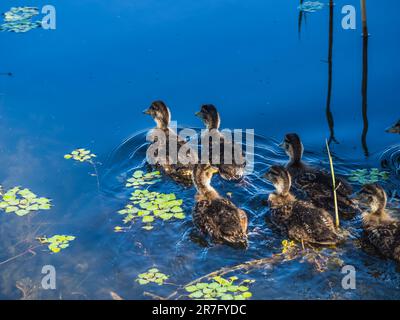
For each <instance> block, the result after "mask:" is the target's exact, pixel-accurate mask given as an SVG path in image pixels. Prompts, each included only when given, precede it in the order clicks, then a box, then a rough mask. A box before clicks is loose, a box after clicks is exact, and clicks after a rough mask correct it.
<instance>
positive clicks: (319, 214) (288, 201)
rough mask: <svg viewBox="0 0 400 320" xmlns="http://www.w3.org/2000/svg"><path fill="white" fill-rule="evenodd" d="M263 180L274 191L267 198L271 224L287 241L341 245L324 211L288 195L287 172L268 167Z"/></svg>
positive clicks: (331, 220) (278, 167)
mask: <svg viewBox="0 0 400 320" xmlns="http://www.w3.org/2000/svg"><path fill="white" fill-rule="evenodd" d="M265 177H266V178H267V179H268V180H269V181H270V182H272V184H273V185H274V187H275V191H274V192H273V193H271V194H270V195H269V197H268V204H269V207H270V211H271V221H272V223H273V224H274V225H276V226H277V227H278V228H279V229H280V230H281V231H282V232H283V233H285V234H287V235H288V236H289V238H291V239H294V240H296V241H300V242H305V243H309V244H317V245H336V244H338V243H339V242H341V241H343V237H342V236H341V235H340V234H339V233H338V232H337V230H336V228H335V224H334V221H333V218H332V216H331V215H330V214H329V213H328V212H327V211H325V210H324V209H320V208H317V207H316V206H314V205H313V204H312V203H311V202H307V201H303V200H298V199H296V197H295V196H294V195H293V194H291V193H290V187H291V176H290V173H289V171H288V170H287V169H285V168H284V167H283V166H272V167H271V168H270V169H269V170H268V172H267V173H266V174H265Z"/></svg>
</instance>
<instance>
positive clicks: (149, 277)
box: [136, 268, 169, 286]
mask: <svg viewBox="0 0 400 320" xmlns="http://www.w3.org/2000/svg"><path fill="white" fill-rule="evenodd" d="M168 278H169V276H167V275H166V274H164V273H162V272H159V270H158V269H157V268H151V269H149V270H148V271H147V272H145V273H141V274H139V275H138V277H137V279H136V281H137V282H138V283H139V284H140V285H144V284H148V283H151V282H152V283H156V284H158V285H160V286H161V285H163V284H164V282H165V280H167V279H168Z"/></svg>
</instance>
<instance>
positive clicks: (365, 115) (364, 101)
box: [361, 0, 369, 157]
mask: <svg viewBox="0 0 400 320" xmlns="http://www.w3.org/2000/svg"><path fill="white" fill-rule="evenodd" d="M361 10H362V24H363V58H362V61H363V67H362V83H361V95H362V117H363V131H362V135H361V144H362V147H363V150H364V154H365V156H366V157H368V156H369V150H368V145H367V133H368V27H367V13H366V6H365V0H362V1H361Z"/></svg>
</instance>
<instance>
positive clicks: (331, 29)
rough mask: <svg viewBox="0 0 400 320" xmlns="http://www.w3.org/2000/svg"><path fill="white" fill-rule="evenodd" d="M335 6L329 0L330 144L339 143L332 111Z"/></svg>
mask: <svg viewBox="0 0 400 320" xmlns="http://www.w3.org/2000/svg"><path fill="white" fill-rule="evenodd" d="M333 7H334V3H333V0H330V1H329V35H328V39H329V45H328V94H327V97H326V119H327V121H328V126H329V131H330V134H329V140H328V143H329V144H330V143H331V142H332V141H334V142H336V143H337V140H336V138H335V131H334V121H333V114H332V111H331V99H332V67H333V66H332V55H333V54H332V52H333Z"/></svg>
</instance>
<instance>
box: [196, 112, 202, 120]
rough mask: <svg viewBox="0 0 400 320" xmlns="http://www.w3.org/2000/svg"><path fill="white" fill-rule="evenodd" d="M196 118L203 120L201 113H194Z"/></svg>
mask: <svg viewBox="0 0 400 320" xmlns="http://www.w3.org/2000/svg"><path fill="white" fill-rule="evenodd" d="M195 116H196V117H199V118H203V113H202V112H201V111H199V112H196V113H195Z"/></svg>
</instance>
